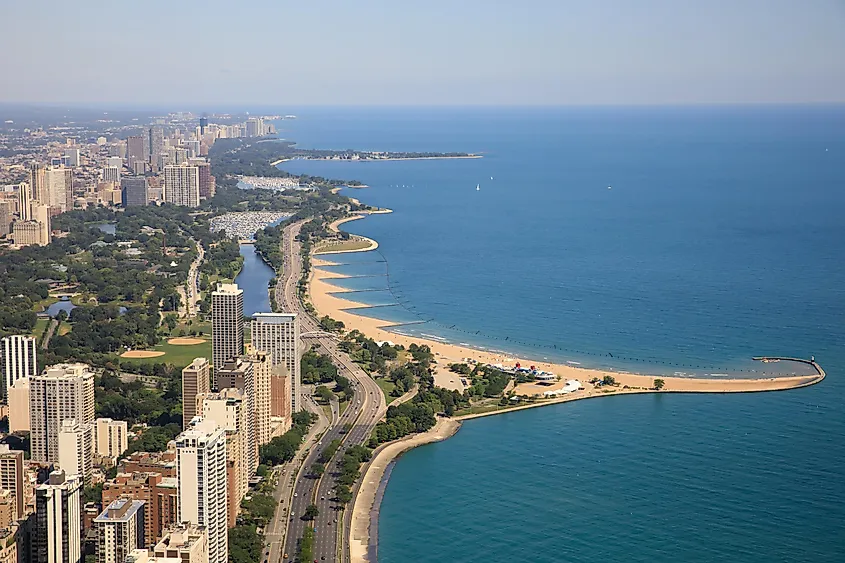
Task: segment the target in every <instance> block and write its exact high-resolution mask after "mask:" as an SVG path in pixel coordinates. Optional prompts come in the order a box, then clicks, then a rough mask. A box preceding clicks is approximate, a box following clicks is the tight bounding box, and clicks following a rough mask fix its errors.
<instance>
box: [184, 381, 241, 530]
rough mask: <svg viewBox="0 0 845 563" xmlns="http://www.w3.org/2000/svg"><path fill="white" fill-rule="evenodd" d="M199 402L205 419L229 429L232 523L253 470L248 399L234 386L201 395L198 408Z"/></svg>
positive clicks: (228, 509) (229, 498) (228, 452)
mask: <svg viewBox="0 0 845 563" xmlns="http://www.w3.org/2000/svg"><path fill="white" fill-rule="evenodd" d="M200 403H202V405H201V408H202V418H203V420H209V421H212V422H214V423H215V424H216V425H217V426H218V427H219V428H222V429H223V430H225V431H226V472H227V478H226V482H227V487H228V494H227V497H228V506H227V512H228V521H229V526H230V527H231V526H234V525H235V523H236V519H237V517H238V509H239V508H240V506H241V501H242V500H243V498H244V495H246V492H247V487H248V486H249V477H250V475H251V473H252V468H251V467H250V466H249V459H248V458H247V449H248V447H249V446H251V445H252V444H251V443H250V438H251V437H250V436H249V435H248V433H247V428H248V421H247V403H246V400H245V397H244V394H243V393H241V392H240V391H239V390H237V389H232V388H227V389H222V390H221V391H220V392H219V393H207V394H204V395H199V396H198V397H197V409H198V410H199V409H200Z"/></svg>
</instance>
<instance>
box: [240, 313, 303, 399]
mask: <svg viewBox="0 0 845 563" xmlns="http://www.w3.org/2000/svg"><path fill="white" fill-rule="evenodd" d="M250 329H251V333H252V346H253V347H254V348H255V349H256V350H264V351H265V352H267V353H268V354H270V359H271V362H272V364H273V365H274V366H277V365H284V366H285V367H286V368H287V370H288V373H289V374H290V378H291V385H290V390H291V393H292V394H291V403H290V408H289V409H285V408H284V407H283V405H280V404H275V405H271V411H270V412H271V414H272V415H273V416H283V415H282V412H284V411H287V412H296V411H297V410H301V408H302V405H301V404H300V399H299V395H300V382H301V380H300V367H299V319H298V318H297V316H296V313H256V314H255V315H253V317H252V322H251V323H250Z"/></svg>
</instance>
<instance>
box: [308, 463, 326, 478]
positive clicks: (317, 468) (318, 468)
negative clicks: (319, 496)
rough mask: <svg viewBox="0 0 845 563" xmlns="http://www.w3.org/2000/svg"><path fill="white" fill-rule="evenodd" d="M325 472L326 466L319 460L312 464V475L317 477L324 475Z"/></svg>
mask: <svg viewBox="0 0 845 563" xmlns="http://www.w3.org/2000/svg"><path fill="white" fill-rule="evenodd" d="M325 472H326V466H325V465H323V464H322V463H319V462H317V463H313V464H311V475H312V476H313V477H314V478H315V479H317V478H319V477H321V476H322V475H323V473H325Z"/></svg>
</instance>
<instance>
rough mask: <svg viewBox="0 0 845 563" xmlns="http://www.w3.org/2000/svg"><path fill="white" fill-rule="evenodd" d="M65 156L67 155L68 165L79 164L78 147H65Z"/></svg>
mask: <svg viewBox="0 0 845 563" xmlns="http://www.w3.org/2000/svg"><path fill="white" fill-rule="evenodd" d="M65 157H67V161H68V164H69V165H70V166H79V162H80V158H79V149H77V148H67V149H65Z"/></svg>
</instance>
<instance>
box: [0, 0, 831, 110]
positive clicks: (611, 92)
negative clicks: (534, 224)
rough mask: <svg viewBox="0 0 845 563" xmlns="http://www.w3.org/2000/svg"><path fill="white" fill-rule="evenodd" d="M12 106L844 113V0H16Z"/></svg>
mask: <svg viewBox="0 0 845 563" xmlns="http://www.w3.org/2000/svg"><path fill="white" fill-rule="evenodd" d="M0 52H2V55H0V85H2V87H0V102H74V103H80V102H81V103H96V102H108V103H123V104H168V103H179V104H185V103H193V104H197V105H208V104H230V105H231V104H238V105H241V104H262V105H279V106H284V105H303V104H332V105H345V104H354V105H362V104H373V105H383V104H403V105H408V104H413V105H437V104H452V105H467V104H470V105H474V104H487V105H489V104H518V105H527V104H643V103H647V104H660V103H709V102H719V103H721V102H820V101H839V102H841V101H845V0H697V1H692V0H578V1H574V0H510V1H504V0H449V1H444V0H423V1H407V0H391V1H389V0H297V1H295V2H290V1H287V0H225V1H224V0H140V1H125V0H121V1H113V0H73V1H69V2H59V1H57V0H49V1H47V0H2V1H0Z"/></svg>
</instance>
